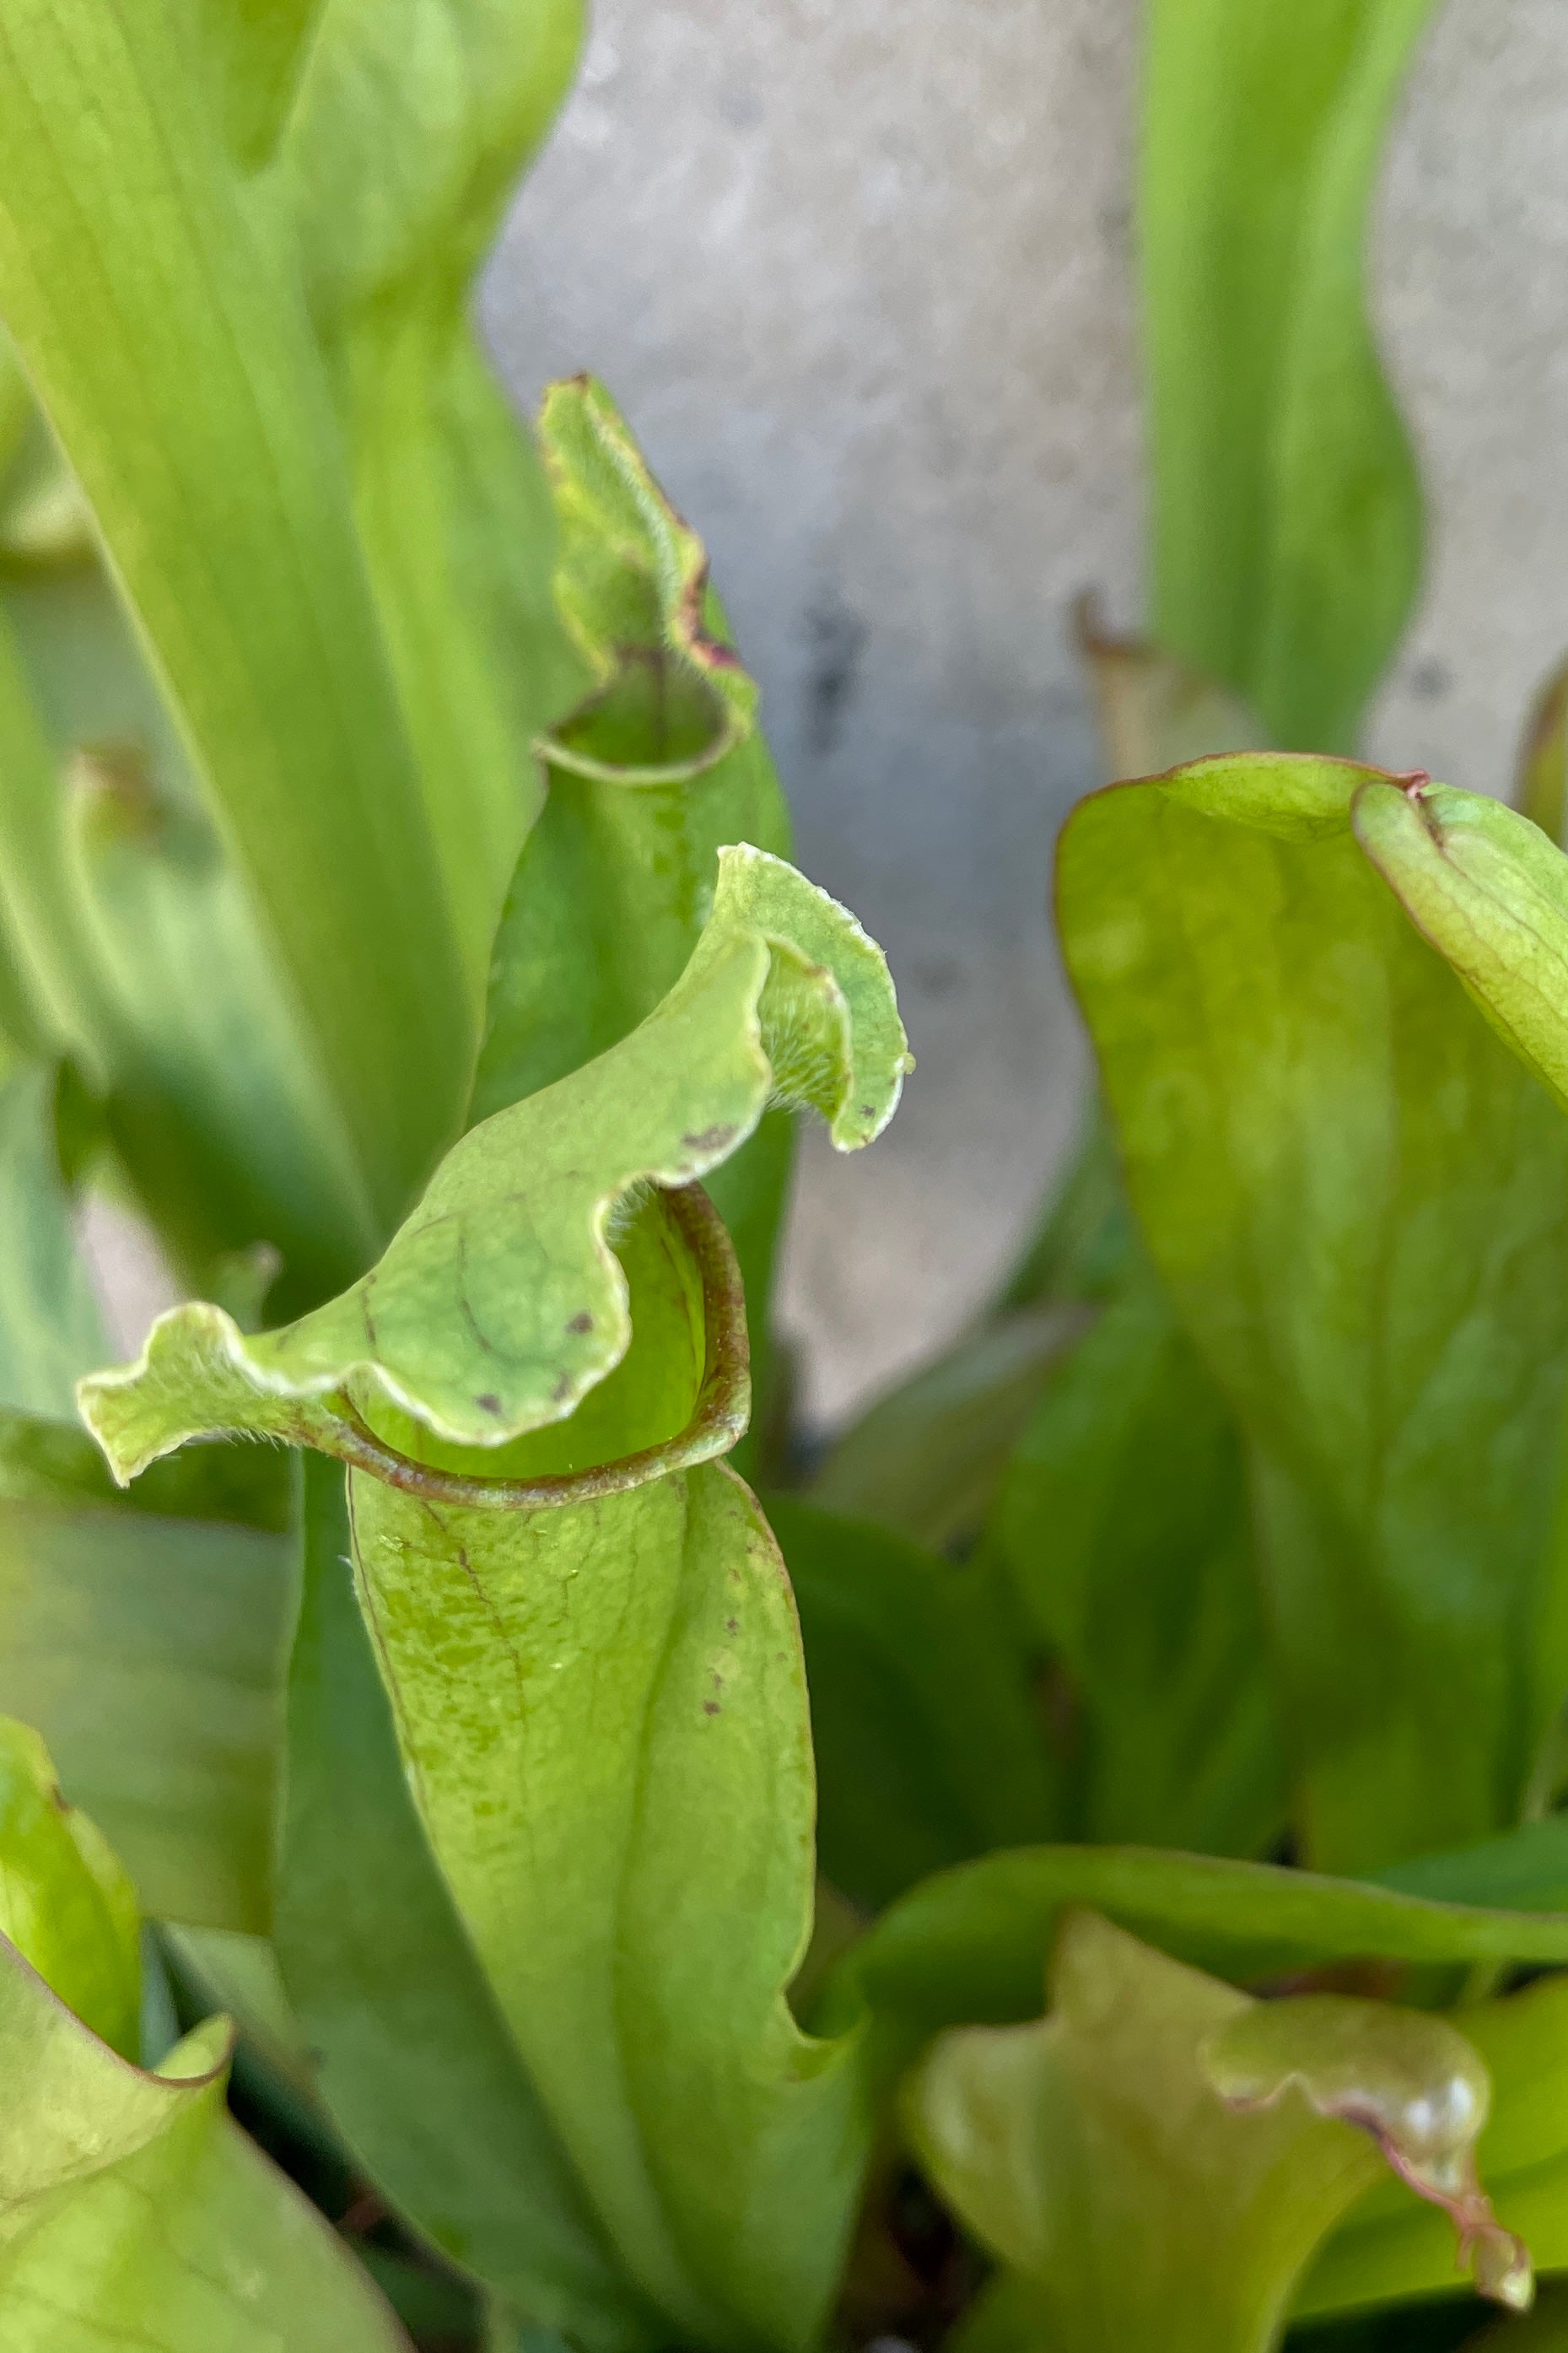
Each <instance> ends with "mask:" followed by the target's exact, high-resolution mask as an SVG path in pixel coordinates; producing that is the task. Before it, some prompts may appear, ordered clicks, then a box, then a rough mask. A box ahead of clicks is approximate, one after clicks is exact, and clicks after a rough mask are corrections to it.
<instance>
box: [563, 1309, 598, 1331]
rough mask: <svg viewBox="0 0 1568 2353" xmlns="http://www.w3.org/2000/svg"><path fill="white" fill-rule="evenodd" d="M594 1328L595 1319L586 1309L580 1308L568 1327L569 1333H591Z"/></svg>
mask: <svg viewBox="0 0 1568 2353" xmlns="http://www.w3.org/2000/svg"><path fill="white" fill-rule="evenodd" d="M593 1328H594V1319H593V1317H592V1315H590V1314H589V1313H588V1310H587V1309H586V1308H585V1307H579V1309H578V1310H577V1313H576V1314H575V1315H574V1316H573V1318H572V1321H571V1322H570V1323H569V1324H567V1326H566V1329H567V1330H568V1332H591V1331H592V1330H593Z"/></svg>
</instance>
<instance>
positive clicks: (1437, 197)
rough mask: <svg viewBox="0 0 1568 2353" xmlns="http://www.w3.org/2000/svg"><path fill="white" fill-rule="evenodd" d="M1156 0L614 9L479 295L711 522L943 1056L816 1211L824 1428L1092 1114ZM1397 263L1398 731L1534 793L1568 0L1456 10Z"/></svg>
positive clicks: (1553, 634)
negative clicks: (1409, 513)
mask: <svg viewBox="0 0 1568 2353" xmlns="http://www.w3.org/2000/svg"><path fill="white" fill-rule="evenodd" d="M1139 15H1140V11H1139V7H1138V5H1137V0H985V5H984V6H983V7H979V6H976V5H974V0H900V5H899V6H898V7H897V8H892V7H889V5H887V0H743V5H742V0H599V5H598V9H597V17H596V25H595V32H594V35H593V38H592V42H591V46H590V47H589V50H588V54H587V58H586V62H585V67H584V73H583V77H582V80H581V85H580V88H579V90H578V92H577V95H576V96H575V98H574V100H573V101H572V104H571V106H570V108H569V110H568V111H567V112H566V114H565V116H564V117H563V121H562V123H561V125H560V127H559V130H558V132H557V133H556V136H555V138H554V140H553V142H552V146H551V148H550V150H549V152H548V153H547V154H546V156H545V158H544V159H543V162H542V165H541V167H540V169H539V170H538V171H537V173H536V174H535V175H534V177H533V179H532V180H531V183H530V185H528V187H527V189H526V190H525V191H524V193H523V195H522V196H521V201H520V202H519V204H518V206H517V208H516V211H515V214H514V216H513V218H512V221H511V223H510V227H509V229H508V232H507V234H506V236H505V237H504V239H503V240H502V243H501V246H500V249H499V251H498V253H497V255H496V258H495V260H494V263H493V266H492V269H491V271H490V275H489V281H488V285H487V290H486V300H485V312H486V319H487V322H488V325H489V332H490V333H491V335H492V338H493V341H494V343H495V346H496V349H497V351H498V353H500V358H501V360H502V364H503V366H504V368H505V371H506V373H507V375H508V377H509V380H510V383H511V384H512V385H513V387H514V389H515V390H516V392H517V394H518V396H519V397H520V398H521V399H522V400H524V401H525V402H531V401H532V399H533V398H534V397H535V396H536V395H537V392H538V389H539V387H540V385H542V383H544V382H545V381H546V380H548V378H550V377H551V376H553V375H562V374H566V373H570V372H571V371H574V370H575V369H578V368H581V367H589V368H592V369H593V370H594V371H595V373H596V374H598V375H602V376H603V377H604V378H605V381H606V382H607V383H608V384H609V385H610V387H611V388H612V390H613V391H614V392H615V393H616V396H617V397H618V398H619V399H620V400H621V402H622V403H623V404H624V405H625V406H626V408H627V410H628V412H629V414H630V417H631V419H632V422H633V424H634V426H635V427H636V428H637V432H638V434H639V435H640V437H641V438H642V440H643V442H644V445H645V447H646V448H647V451H648V453H649V456H650V458H651V459H652V461H653V463H654V465H655V467H656V468H657V470H658V472H659V474H660V476H661V477H662V479H663V480H664V482H665V484H666V486H667V488H668V491H669V492H670V494H671V495H672V497H673V498H674V499H675V501H677V503H678V504H679V506H680V507H681V509H682V510H683V511H684V512H685V513H686V514H687V515H688V516H689V519H690V520H691V521H692V522H693V523H694V524H696V526H697V527H698V528H699V529H700V531H701V532H702V533H704V535H705V536H706V538H707V539H708V542H709V544H710V549H711V551H712V554H713V560H714V570H715V576H716V578H717V580H718V582H719V585H720V586H721V590H722V593H723V595H724V596H725V597H726V599H727V601H728V603H729V606H730V608H731V613H732V615H733V617H734V619H735V624H736V629H737V635H738V637H739V639H740V643H741V645H742V650H743V651H744V653H745V655H746V657H747V659H748V660H749V662H750V663H751V665H752V668H753V669H754V670H755V671H756V672H757V673H758V675H759V676H760V678H761V680H762V681H763V688H764V692H765V698H766V700H765V706H764V715H765V719H766V723H767V727H768V731H769V734H770V737H771V740H772V742H773V748H774V751H775V753H776V754H777V755H778V757H779V760H780V763H781V765H782V767H783V770H784V777H785V780H786V783H787V785H788V787H789V790H790V795H791V798H792V800H793V803H794V806H795V816H796V824H797V832H798V855H799V859H800V862H801V864H802V865H803V866H804V867H805V870H806V871H807V872H808V873H810V874H811V875H812V876H813V877H814V878H815V879H816V880H817V881H821V882H823V883H825V884H826V885H827V887H828V888H830V889H831V890H833V891H834V892H837V894H838V895H839V896H841V897H842V898H844V899H846V900H847V902H849V904H850V905H852V906H853V907H854V908H855V909H856V911H857V912H858V913H859V914H860V916H861V917H862V918H863V920H864V921H865V922H866V923H867V924H868V927H869V928H870V929H871V930H872V932H873V933H874V934H876V935H877V936H878V937H879V938H880V939H881V941H882V942H883V944H884V945H885V946H886V947H887V949H888V951H889V955H890V957H891V959H892V964H893V969H894V973H895V975H896V976H897V979H898V981H899V985H900V995H901V997H902V1000H903V1003H904V1008H905V1015H906V1019H907V1021H908V1024H909V1028H910V1034H911V1039H912V1042H913V1045H914V1049H915V1052H916V1054H917V1056H918V1057H919V1060H920V1070H919V1071H918V1073H917V1075H916V1077H915V1078H914V1079H913V1081H912V1082H911V1083H910V1090H909V1092H908V1094H907V1095H906V1098H905V1103H904V1108H903V1110H902V1111H901V1112H900V1115H899V1118H898V1120H897V1121H896V1122H895V1124H894V1125H893V1128H892V1129H891V1131H890V1132H889V1134H888V1135H887V1136H886V1137H885V1138H884V1139H883V1141H882V1142H881V1143H880V1144H879V1145H878V1146H877V1147H876V1148H875V1149H874V1150H873V1151H871V1152H869V1153H868V1154H866V1155H864V1156H863V1157H862V1158H860V1159H858V1160H854V1161H837V1160H836V1159H835V1157H834V1155H832V1154H831V1153H830V1152H828V1151H826V1149H822V1148H813V1149H811V1150H809V1151H808V1152H807V1154H806V1155H805V1163H804V1166H803V1169H802V1175H801V1182H800V1186H799V1191H798V1198H797V1201H796V1205H795V1218H794V1221H793V1228H792V1233H791V1239H790V1247H789V1253H788V1261H787V1265H786V1271H785V1279H784V1293H785V1307H786V1314H787V1315H788V1317H789V1320H790V1321H791V1323H792V1324H793V1325H794V1326H795V1329H796V1330H797V1331H798V1332H799V1333H800V1335H802V1337H803V1338H804V1339H805V1343H806V1346H807V1352H808V1362H809V1366H810V1389H809V1397H810V1402H811V1405H812V1407H813V1409H814V1410H815V1411H816V1414H817V1415H818V1416H819V1417H822V1418H825V1419H826V1418H831V1417H834V1416H836V1415H837V1414H840V1413H842V1412H843V1411H845V1410H846V1409H848V1408H849V1407H850V1406H851V1405H852V1404H853V1403H854V1402H855V1401H856V1400H857V1399H858V1398H861V1397H863V1396H865V1395H866V1394H867V1393H868V1391H869V1390H871V1389H873V1388H876V1387H877V1386H878V1385H879V1383H881V1382H883V1381H884V1380H886V1379H887V1378H888V1377H890V1376H891V1375H892V1374H894V1373H895V1372H897V1371H898V1370H899V1369H900V1368H901V1367H902V1366H905V1365H907V1364H908V1363H910V1361H911V1360H913V1359H914V1358H916V1357H918V1356H921V1354H922V1353H924V1352H925V1351H926V1350H928V1349H929V1348H931V1346H933V1345H936V1344H937V1343H939V1342H940V1341H941V1340H942V1338H943V1337H944V1336H945V1335H947V1334H948V1333H949V1332H951V1331H952V1329H953V1328H954V1327H955V1326H956V1325H957V1324H959V1323H960V1322H961V1321H962V1320H963V1316H964V1314H966V1312H967V1311H968V1309H969V1308H970V1307H971V1305H972V1304H973V1303H974V1301H975V1300H976V1299H977V1298H978V1296H979V1295H980V1294H981V1293H982V1291H983V1289H984V1285H985V1284H986V1283H987V1282H989V1281H990V1280H991V1279H992V1278H993V1277H994V1275H995V1273H996V1272H997V1271H999V1270H1000V1269H1001V1268H1002V1267H1003V1266H1004V1265H1005V1262H1006V1261H1007V1260H1008V1258H1009V1256H1010V1254H1011V1252H1012V1251H1013V1250H1014V1249H1015V1248H1016V1244H1017V1241H1018V1240H1019V1238H1020V1236H1021V1234H1022V1233H1023V1232H1024V1230H1025V1229H1026V1226H1027V1224H1028V1222H1029V1219H1030V1215H1031V1212H1032V1210H1033V1208H1034V1205H1035V1203H1036V1201H1037V1198H1038V1197H1039V1194H1040V1191H1041V1188H1042V1186H1043V1183H1044V1181H1045V1179H1046V1177H1047V1174H1048V1172H1049V1170H1050V1168H1051V1167H1052V1166H1053V1164H1054V1163H1055V1161H1056V1159H1057V1158H1058V1155H1059V1154H1060V1152H1061V1150H1062V1148H1063V1146H1064V1144H1065V1142H1066V1141H1067V1139H1068V1134H1069V1133H1070V1129H1071V1125H1072V1121H1073V1115H1074V1108H1075V1103H1076V1099H1077V1092H1078V1079H1079V1067H1080V1050H1079V1043H1078V1039H1077V1037H1076V1034H1075V1031H1074V1027H1073V1022H1072V1018H1071V1016H1070V1013H1069V1011H1068V1008H1067V1005H1066V1003H1065V1000H1064V997H1063V993H1062V989H1061V986H1060V982H1059V979H1058V975H1057V971H1056V967H1055V963H1054V958H1053V954H1052V950H1051V947H1050V944H1049V937H1048V932H1047V916H1046V893H1047V881H1048V873H1049V860H1050V847H1051V841H1052V837H1053V835H1054V833H1055V831H1056V828H1057V827H1058V824H1059V822H1060V820H1061V818H1062V816H1063V814H1064V813H1065V811H1066V810H1067V808H1068V806H1069V805H1070V803H1071V802H1072V800H1073V799H1074V798H1075V797H1077V795H1078V794H1079V793H1080V792H1081V791H1083V790H1084V789H1085V788H1086V787H1087V786H1089V785H1090V784H1091V783H1092V782H1093V781H1094V780H1095V760H1094V746H1093V740H1092V735H1091V732H1090V725H1089V712H1088V708H1087V704H1086V701H1085V697H1084V693H1083V689H1082V685H1081V682H1080V681H1079V679H1078V678H1077V677H1076V675H1075V674H1074V669H1073V664H1072V660H1071V658H1070V656H1069V652H1068V646H1067V641H1066V635H1065V629H1064V612H1065V608H1066V606H1067V604H1068V600H1069V599H1070V598H1071V597H1072V596H1073V595H1074V594H1075V592H1076V591H1078V590H1079V588H1080V587H1082V586H1086V585H1089V584H1093V585H1096V586H1099V587H1100V589H1101V590H1102V591H1103V592H1104V595H1105V596H1106V599H1107V602H1108V606H1109V609H1110V612H1111V613H1112V614H1113V615H1114V616H1115V617H1117V618H1119V619H1121V620H1122V621H1126V622H1132V621H1135V620H1136V619H1137V617H1138V614H1139V545H1140V527H1141V526H1140V482H1139V456H1140V449H1139V423H1138V401H1137V382H1136V349H1135V336H1134V330H1133V318H1132V285H1131V248H1130V218H1129V190H1130V180H1131V153H1132V133H1133V108H1134V98H1135V80H1136V36H1137V26H1138V19H1139ZM1375 278H1376V290H1377V301H1376V307H1377V314H1378V317H1379V320H1380V322H1381V325H1382V329H1383V332H1384V341H1385V345H1386V350H1387V355H1388V359H1389V362H1390V364H1391V367H1392V370H1393V373H1394V377H1395V379H1396V382H1397V384H1398V385H1399V387H1400V390H1401V394H1402V396H1403V398H1404V401H1405V407H1406V412H1407V414H1408V416H1409V417H1410V418H1411V421H1412V424H1413V426H1414V428H1415V434H1416V438H1417V440H1418V442H1419V445H1420V447H1421V449H1422V453H1423V458H1424V462H1425V465H1426V474H1427V481H1428V490H1429V497H1430V501H1431V506H1432V510H1433V536H1432V545H1431V552H1430V568H1429V579H1428V584H1427V593H1426V599H1425V602H1424V606H1423V609H1422V612H1421V614H1420V616H1419V618H1418V620H1417V623H1416V626H1415V629H1414V631H1413V633H1412V636H1411V638H1410V640H1409V642H1408V644H1407V645H1406V647H1405V649H1404V651H1403V653H1402V655H1401V658H1400V660H1399V663H1398V665H1397V669H1396V671H1395V674H1394V678H1393V680H1392V681H1391V682H1390V685H1389V687H1388V690H1387V691H1386V693H1385V695H1384V699H1383V702H1382V703H1381V705H1380V707H1379V709H1378V711H1377V713H1376V715H1375V720H1374V724H1373V733H1372V739H1371V743H1370V746H1369V748H1370V749H1371V750H1372V752H1373V755H1374V756H1376V757H1379V758H1384V759H1387V760H1389V761H1391V762H1392V763H1394V764H1396V765H1400V766H1405V767H1409V766H1412V765H1421V766H1426V767H1429V768H1431V769H1432V770H1433V771H1434V772H1435V773H1436V774H1439V775H1441V776H1445V777H1446V778H1447V780H1449V781H1450V782H1454V783H1458V784H1464V785H1467V786H1472V787H1475V788H1480V789H1497V788H1498V787H1499V786H1500V785H1501V784H1502V782H1503V780H1504V778H1505V776H1506V775H1507V773H1508V769H1509V766H1510V760H1511V755H1512V750H1513V745H1514V743H1515V740H1516V738H1517V735H1518V732H1519V727H1520V723H1521V715H1522V712H1523V709H1524V706H1525V703H1526V701H1527V699H1528V697H1529V694H1530V692H1531V689H1532V686H1533V685H1534V683H1535V681H1536V680H1537V679H1538V677H1539V676H1540V674H1541V673H1542V670H1544V669H1546V668H1547V667H1548V666H1549V665H1550V664H1551V663H1552V661H1554V660H1555V659H1556V658H1557V656H1558V655H1559V654H1560V653H1561V652H1562V650H1563V649H1564V647H1568V565H1565V563H1564V560H1563V551H1564V547H1565V545H1568V414H1565V411H1564V401H1563V390H1564V385H1565V380H1568V304H1565V302H1564V300H1563V296H1564V291H1565V289H1568V39H1565V38H1564V16H1563V0H1448V5H1446V6H1442V7H1440V8H1439V10H1438V12H1437V16H1436V20H1435V22H1434V25H1433V27H1432V29H1431V31H1430V33H1429V35H1428V37H1427V39H1426V45H1425V47H1424V50H1423V53H1422V56H1421V59H1420V63H1419V67H1418V70H1417V73H1416V76H1415V80H1414V83H1413V85H1412V88H1411V90H1410V93H1409V98H1408V102H1407V105H1406V108H1405V116H1404V120H1403V121H1402V124H1401V127H1400V130H1399V132H1398V135H1397V138H1396V140H1395V142H1394V149H1393V151H1392V153H1391V156H1390V160H1389V166H1388V170H1387V174H1386V176H1385V184H1384V191H1383V199H1382V204H1381V208H1380V220H1379V225H1378V232H1377V244H1376V263H1375Z"/></svg>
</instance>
